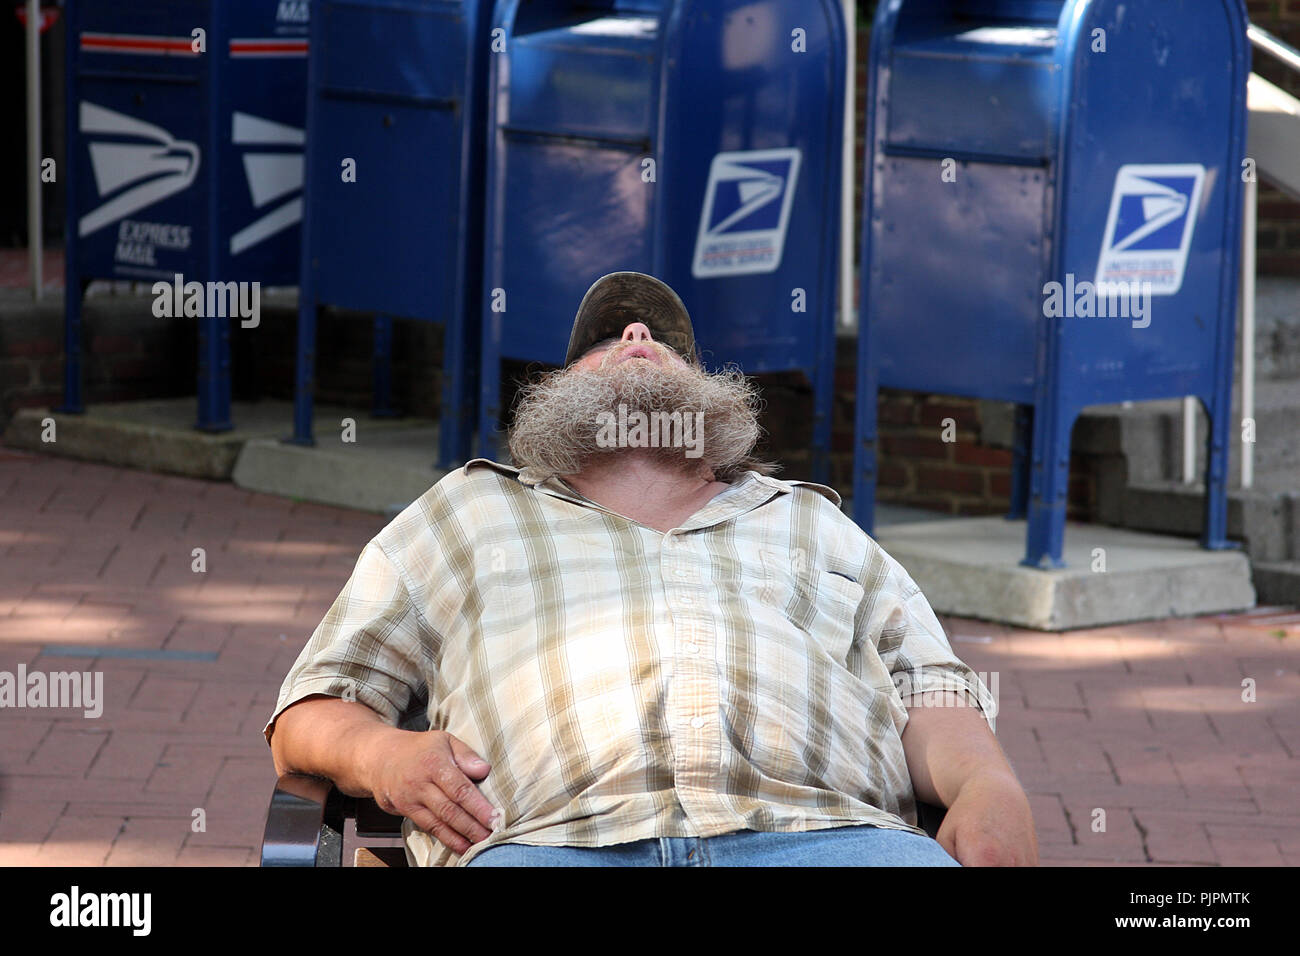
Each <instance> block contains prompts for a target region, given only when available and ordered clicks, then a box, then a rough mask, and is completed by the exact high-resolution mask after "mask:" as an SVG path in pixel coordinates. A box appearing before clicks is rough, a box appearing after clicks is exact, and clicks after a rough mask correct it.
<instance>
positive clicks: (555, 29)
mask: <svg viewBox="0 0 1300 956" xmlns="http://www.w3.org/2000/svg"><path fill="white" fill-rule="evenodd" d="M493 22H494V28H495V29H499V31H500V32H499V33H495V30H494V35H495V36H497V37H500V38H501V40H502V42H503V48H502V49H501V51H500V52H499V53H497V54H495V55H494V56H493V57H492V58H491V74H490V106H489V116H488V137H489V139H488V143H489V145H488V186H487V208H488V220H487V227H486V228H487V236H486V242H485V250H486V252H485V255H486V262H485V267H484V269H485V280H484V301H483V322H484V328H483V364H482V376H481V377H482V389H481V398H480V414H481V417H480V431H479V434H480V441H481V448H482V449H483V452H484V453H485V454H493V453H494V451H495V444H496V442H497V440H498V436H497V435H496V434H495V430H496V427H497V424H498V419H499V416H500V411H501V371H500V363H501V360H502V359H505V358H509V359H520V360H525V361H538V362H546V363H553V364H558V363H559V362H560V361H561V360H562V358H563V356H564V352H565V347H566V345H567V342H568V337H569V330H570V327H571V325H572V322H573V314H574V311H575V309H576V307H577V304H578V302H579V300H580V299H581V298H582V295H583V293H584V292H586V290H587V288H588V286H589V285H590V284H591V283H592V282H593V281H594V280H595V279H597V278H598V277H600V276H601V275H603V274H605V273H608V272H617V271H623V270H632V271H638V272H646V273H649V274H651V275H655V276H657V277H659V278H660V279H663V280H664V281H665V282H667V283H668V284H669V285H670V286H672V287H673V289H675V290H676V291H677V293H678V294H679V295H680V296H681V298H682V301H683V302H684V303H685V304H686V307H687V308H688V309H689V310H690V313H691V316H692V319H693V322H694V325H695V334H696V341H697V344H698V345H699V346H700V348H701V350H702V352H703V356H704V360H705V363H706V365H709V366H719V365H722V364H727V363H734V364H736V365H739V366H740V367H741V368H742V369H744V370H745V371H746V372H763V371H802V372H803V373H804V374H805V375H806V376H807V377H808V379H809V380H810V382H811V384H812V387H813V392H814V407H815V418H814V422H813V445H814V462H813V465H814V467H813V470H814V473H815V474H817V475H820V476H821V477H823V478H824V477H825V475H826V471H827V446H828V444H829V439H830V400H831V387H832V365H833V357H834V344H835V343H834V338H835V327H834V322H835V283H834V276H835V264H836V254H837V243H836V236H837V223H838V214H839V210H838V206H839V195H840V189H839V177H840V144H841V141H842V123H843V101H844V97H843V87H844V59H845V57H844V48H845V42H844V24H843V22H842V16H841V12H840V5H839V3H838V2H830V0H819V2H792V0H786V2H780V0H718V2H713V3H687V2H678V3H672V2H668V0H598V2H583V3H576V2H574V3H559V2H557V3H552V4H530V3H521V2H519V0H501V2H499V3H498V4H497V6H496V12H495V15H494V21H493Z"/></svg>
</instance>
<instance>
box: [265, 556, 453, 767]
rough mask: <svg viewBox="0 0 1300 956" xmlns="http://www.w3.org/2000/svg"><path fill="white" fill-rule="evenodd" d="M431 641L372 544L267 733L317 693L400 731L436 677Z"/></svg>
mask: <svg viewBox="0 0 1300 956" xmlns="http://www.w3.org/2000/svg"><path fill="white" fill-rule="evenodd" d="M431 638H432V635H431V634H430V633H429V631H428V628H427V626H426V625H425V624H424V622H423V619H422V618H421V616H420V613H419V610H418V608H417V607H416V605H415V604H414V603H413V601H412V600H411V596H410V593H409V592H408V589H407V586H406V584H405V583H404V580H403V576H402V574H401V572H400V571H399V569H398V568H397V567H396V566H395V565H394V563H393V562H392V561H391V560H390V559H389V557H388V555H387V554H385V552H384V550H383V548H381V547H380V546H379V545H378V544H377V543H375V542H374V541H371V542H370V543H369V544H367V545H366V547H365V548H364V549H363V550H362V552H361V556H360V557H359V558H358V559H357V564H356V567H355V568H353V570H352V576H351V577H350V578H348V582H347V584H346V585H344V587H343V590H342V591H341V592H340V593H339V596H338V597H337V598H335V600H334V603H333V605H331V607H330V609H329V611H328V612H327V613H326V614H325V617H324V618H323V619H322V620H321V622H320V625H319V626H317V628H316V630H315V631H314V632H313V633H312V636H311V639H310V640H309V641H308V642H307V645H306V647H304V648H303V649H302V653H301V654H299V655H298V659H297V660H296V661H295V662H294V665H293V667H292V668H290V670H289V674H288V676H286V677H285V679H284V684H283V685H282V686H281V688H280V697H279V699H278V700H277V701H276V704H275V711H274V712H273V713H272V715H271V719H270V720H269V721H267V724H266V727H265V729H264V730H263V734H264V736H265V737H266V740H267V743H270V740H271V734H272V730H273V728H274V725H275V721H276V718H278V717H279V716H280V714H281V713H282V712H283V711H284V710H285V708H287V707H289V706H290V705H291V704H294V703H297V702H298V701H300V700H302V699H303V698H305V697H310V696H312V695H313V694H324V695H326V696H329V697H340V698H344V699H351V700H357V701H360V702H361V703H363V704H365V705H366V706H367V707H369V708H371V709H372V710H374V711H375V712H376V713H378V714H379V715H380V716H381V717H383V719H384V720H386V721H387V722H388V723H390V724H393V725H397V724H398V722H399V719H400V718H401V717H402V716H403V713H404V712H405V711H406V710H407V708H408V706H409V705H410V704H411V702H412V699H413V697H415V696H416V695H423V694H426V693H427V691H426V689H425V688H426V686H427V680H428V675H429V674H431V673H432V666H433V664H432V645H433V641H432V640H431Z"/></svg>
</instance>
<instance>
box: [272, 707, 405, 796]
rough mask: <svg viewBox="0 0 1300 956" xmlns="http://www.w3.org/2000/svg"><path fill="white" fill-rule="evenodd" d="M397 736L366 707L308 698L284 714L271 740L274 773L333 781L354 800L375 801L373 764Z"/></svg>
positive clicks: (393, 728) (393, 729) (396, 732)
mask: <svg viewBox="0 0 1300 956" xmlns="http://www.w3.org/2000/svg"><path fill="white" fill-rule="evenodd" d="M406 733H411V731H404V730H398V729H397V728H396V727H391V726H389V725H388V724H386V723H384V721H383V718H381V717H380V716H379V715H378V714H377V713H375V712H374V711H373V710H371V709H370V708H369V707H367V706H366V705H365V704H362V703H358V702H355V701H346V700H341V699H339V698H337V697H321V696H316V697H308V698H306V699H304V700H301V701H299V702H298V703H296V704H294V705H293V706H292V707H289V708H288V709H287V710H285V711H284V713H282V714H281V715H280V716H279V718H277V720H276V722H275V728H274V731H273V733H272V734H271V756H272V758H273V759H274V761H275V771H276V773H278V774H283V773H308V774H315V775H317V776H322V777H328V778H329V779H330V780H333V781H334V785H335V786H336V787H338V788H339V790H341V791H343V792H344V793H346V794H348V795H349V796H353V797H366V796H370V795H371V774H370V772H369V765H370V762H371V761H370V760H369V759H368V758H371V757H373V756H374V754H375V753H376V752H377V750H379V749H380V748H381V747H382V746H383V745H384V743H386V742H387V741H389V740H390V739H391V738H392V737H393V735H395V734H406Z"/></svg>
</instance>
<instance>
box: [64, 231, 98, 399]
mask: <svg viewBox="0 0 1300 956" xmlns="http://www.w3.org/2000/svg"><path fill="white" fill-rule="evenodd" d="M73 245H75V243H71V242H70V243H68V252H67V256H68V266H67V269H66V272H65V275H64V280H63V294H64V296H65V301H64V304H63V404H62V405H60V406H59V407H58V408H56V409H55V411H57V412H63V413H66V414H71V415H81V414H83V413H84V412H85V411H86V406H85V404H84V402H83V398H82V394H81V384H82V373H81V345H82V334H81V303H82V300H83V299H85V297H86V289H87V288H89V287H90V283H89V282H88V281H86V280H85V279H78V278H77V277H76V276H75V275H74V274H73V268H72V264H71V260H72V256H73V252H72V246H73Z"/></svg>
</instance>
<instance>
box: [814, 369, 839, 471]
mask: <svg viewBox="0 0 1300 956" xmlns="http://www.w3.org/2000/svg"><path fill="white" fill-rule="evenodd" d="M825 367H826V363H825V362H823V363H822V368H823V369H825ZM832 370H833V366H832ZM833 384H834V383H833V380H832V376H831V375H826V374H824V373H823V374H820V375H814V377H813V433H812V480H813V481H815V482H817V483H818V484H822V485H828V484H830V478H831V454H830V453H831V403H832V401H833V400H834V391H833Z"/></svg>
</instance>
